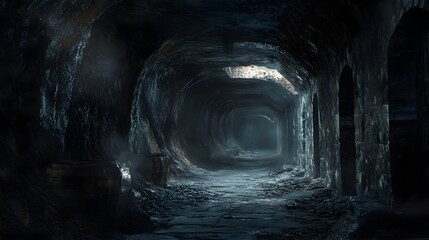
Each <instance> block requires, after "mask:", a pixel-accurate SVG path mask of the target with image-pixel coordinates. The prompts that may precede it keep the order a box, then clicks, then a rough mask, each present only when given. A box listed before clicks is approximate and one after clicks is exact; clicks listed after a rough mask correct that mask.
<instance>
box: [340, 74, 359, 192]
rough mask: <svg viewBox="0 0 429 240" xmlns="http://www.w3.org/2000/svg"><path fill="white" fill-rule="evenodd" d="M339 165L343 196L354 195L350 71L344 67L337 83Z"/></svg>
mask: <svg viewBox="0 0 429 240" xmlns="http://www.w3.org/2000/svg"><path fill="white" fill-rule="evenodd" d="M339 114H340V163H341V182H342V191H343V194H344V195H349V196H353V195H356V145H355V124H354V84H353V75H352V69H351V68H350V67H349V66H345V67H344V69H343V71H342V72H341V76H340V81H339Z"/></svg>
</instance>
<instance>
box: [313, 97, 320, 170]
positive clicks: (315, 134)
mask: <svg viewBox="0 0 429 240" xmlns="http://www.w3.org/2000/svg"><path fill="white" fill-rule="evenodd" d="M313 141H314V142H313V146H314V156H313V161H314V162H313V164H314V178H319V177H320V149H319V101H318V98H317V94H314V96H313Z"/></svg>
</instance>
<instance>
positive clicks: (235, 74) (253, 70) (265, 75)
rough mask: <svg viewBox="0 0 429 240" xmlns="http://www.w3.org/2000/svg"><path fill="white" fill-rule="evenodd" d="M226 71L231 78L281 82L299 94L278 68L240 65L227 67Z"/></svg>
mask: <svg viewBox="0 0 429 240" xmlns="http://www.w3.org/2000/svg"><path fill="white" fill-rule="evenodd" d="M224 71H225V72H226V73H227V74H228V76H229V77H230V78H245V79H259V80H264V81H273V82H276V83H279V84H281V85H282V86H283V87H284V88H286V89H287V90H288V91H289V92H290V93H292V94H293V95H298V92H297V91H296V90H295V87H294V86H293V85H292V83H291V82H290V81H289V80H287V79H286V78H285V77H284V76H283V75H282V74H281V73H280V72H279V71H278V70H277V69H272V68H267V67H264V66H255V65H250V66H238V67H226V68H224Z"/></svg>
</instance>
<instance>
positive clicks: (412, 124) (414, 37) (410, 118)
mask: <svg viewBox="0 0 429 240" xmlns="http://www.w3.org/2000/svg"><path fill="white" fill-rule="evenodd" d="M428 23H429V14H428V13H427V12H426V11H424V10H421V9H418V8H414V9H411V10H410V11H408V12H407V13H406V14H405V15H404V16H403V17H402V19H401V21H400V22H399V24H398V26H397V27H396V30H395V32H394V33H393V35H392V37H391V40H390V44H389V53H388V54H389V57H388V74H389V90H388V94H389V125H390V129H389V130H390V136H389V140H390V164H391V178H392V192H393V206H400V205H401V204H402V203H404V202H405V201H407V202H409V201H419V200H423V199H426V200H427V199H428V196H429V190H428V185H429V181H428V175H429V174H428V170H429V169H428V143H429V142H428V126H429V124H428V120H429V118H428V115H429V114H428V98H427V95H428V93H427V85H428V80H427V77H428V76H429V75H428V73H427V70H428V69H427V64H428V61H427V53H428V46H427V41H428V27H429V24H428Z"/></svg>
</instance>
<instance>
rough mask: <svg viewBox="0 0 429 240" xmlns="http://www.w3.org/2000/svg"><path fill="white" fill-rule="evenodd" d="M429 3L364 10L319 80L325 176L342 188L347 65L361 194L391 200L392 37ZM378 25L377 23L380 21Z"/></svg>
mask: <svg viewBox="0 0 429 240" xmlns="http://www.w3.org/2000/svg"><path fill="white" fill-rule="evenodd" d="M428 5H429V2H428V1H423V0H422V1H406V0H397V1H387V0H386V1H376V2H374V3H372V4H371V6H369V7H362V8H361V9H360V10H359V12H360V16H359V17H360V23H361V24H360V25H361V29H360V33H359V34H358V36H357V38H356V39H355V40H354V41H353V42H352V44H351V45H350V46H349V47H348V48H347V50H346V51H344V52H342V53H340V54H338V55H337V56H336V58H335V59H334V61H331V65H330V66H329V67H328V68H326V69H325V70H324V71H322V73H321V74H320V75H319V76H320V77H318V79H316V80H317V81H316V82H317V83H318V86H317V90H316V91H317V93H318V95H319V105H320V126H321V128H320V144H321V145H320V150H321V158H322V163H323V162H324V163H325V167H326V171H322V174H323V175H322V176H323V177H324V178H325V179H326V180H327V181H328V183H329V184H330V185H331V187H332V188H334V189H336V190H337V191H340V190H341V176H340V173H341V166H340V159H339V149H340V146H339V114H338V81H339V79H340V74H341V72H342V70H343V68H344V66H346V65H349V66H350V67H351V69H352V71H353V78H354V84H355V117H354V118H355V119H354V121H355V126H356V132H355V136H356V152H357V153H356V155H357V193H358V195H366V196H374V197H378V198H380V199H382V200H384V201H385V202H387V203H390V201H391V179H390V160H389V106H388V96H387V90H388V88H387V87H388V75H387V64H388V61H387V58H388V46H389V40H390V37H391V35H392V34H393V32H394V30H395V27H396V26H397V24H398V22H399V21H400V19H401V17H402V16H403V15H404V13H405V12H407V11H408V10H409V9H411V8H413V7H421V8H423V9H426V10H428V9H429V6H428ZM374 23H377V24H374Z"/></svg>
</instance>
